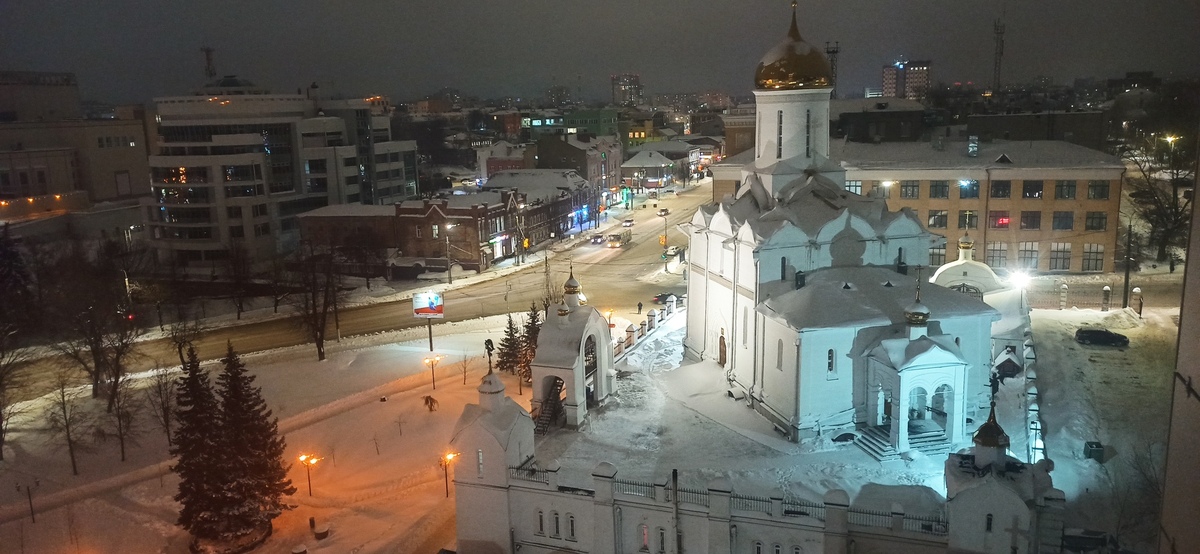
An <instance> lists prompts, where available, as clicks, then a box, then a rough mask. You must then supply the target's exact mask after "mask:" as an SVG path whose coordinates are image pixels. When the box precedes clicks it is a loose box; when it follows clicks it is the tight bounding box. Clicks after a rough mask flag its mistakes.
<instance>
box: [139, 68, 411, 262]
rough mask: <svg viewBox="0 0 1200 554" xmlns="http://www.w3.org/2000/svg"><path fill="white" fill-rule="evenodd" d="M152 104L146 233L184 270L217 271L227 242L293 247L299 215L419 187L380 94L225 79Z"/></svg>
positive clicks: (260, 253) (249, 247)
mask: <svg viewBox="0 0 1200 554" xmlns="http://www.w3.org/2000/svg"><path fill="white" fill-rule="evenodd" d="M154 103H155V116H154V117H155V121H156V124H157V125H156V126H157V130H158V136H157V141H156V142H155V144H156V146H157V152H156V153H155V154H154V155H151V156H150V179H151V197H150V198H149V199H147V200H146V201H145V203H144V204H143V207H144V209H145V219H146V224H147V238H148V240H149V244H150V246H151V248H153V249H154V250H156V252H157V255H158V258H159V260H160V261H162V262H164V263H166V262H168V261H173V262H174V263H176V264H178V265H179V266H180V267H182V268H185V270H186V271H189V272H193V273H198V272H203V273H206V274H207V273H209V272H212V273H221V272H222V271H223V265H224V261H225V260H226V259H228V257H229V251H230V249H231V248H233V246H234V244H240V245H241V246H242V247H244V248H245V250H246V252H247V253H249V255H250V257H251V259H252V260H262V259H265V258H266V257H267V256H269V255H270V254H271V253H274V252H280V251H283V252H286V251H288V250H290V249H291V248H292V247H293V246H294V244H295V241H296V240H297V239H298V231H297V223H296V215H298V214H300V213H303V212H306V211H310V210H313V209H316V208H320V207H323V206H327V205H332V204H342V203H368V204H371V203H375V204H378V203H392V202H395V201H397V200H400V199H403V198H405V197H408V196H411V195H413V194H415V192H416V144H415V143H414V142H412V141H392V140H391V131H390V127H389V123H388V117H387V114H388V113H389V111H390V107H389V106H388V104H387V100H386V99H384V98H382V97H378V96H376V97H371V98H365V99H352V100H315V99H312V98H309V97H308V96H306V95H301V94H270V93H268V91H266V90H264V89H260V88H258V87H255V86H254V85H252V84H251V83H248V82H246V81H243V80H239V79H237V78H235V77H225V78H222V79H219V80H217V81H215V82H213V83H210V84H209V85H208V86H205V87H203V88H201V89H200V90H199V91H197V93H196V94H194V95H192V96H177V97H164V98H157V99H155V101H154Z"/></svg>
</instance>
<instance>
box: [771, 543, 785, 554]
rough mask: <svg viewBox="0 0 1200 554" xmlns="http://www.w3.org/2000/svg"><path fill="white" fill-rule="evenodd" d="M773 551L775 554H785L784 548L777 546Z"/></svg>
mask: <svg viewBox="0 0 1200 554" xmlns="http://www.w3.org/2000/svg"><path fill="white" fill-rule="evenodd" d="M771 551H772V553H773V554H783V547H782V546H779V545H778V544H776V545H775V546H774V547H773V548H772V549H771Z"/></svg>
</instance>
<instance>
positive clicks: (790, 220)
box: [684, 10, 1000, 459]
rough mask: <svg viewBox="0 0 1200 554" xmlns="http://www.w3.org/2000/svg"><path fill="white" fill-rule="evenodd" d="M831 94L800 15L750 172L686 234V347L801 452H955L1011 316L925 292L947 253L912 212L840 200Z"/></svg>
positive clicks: (762, 75)
mask: <svg viewBox="0 0 1200 554" xmlns="http://www.w3.org/2000/svg"><path fill="white" fill-rule="evenodd" d="M830 82H831V79H830V69H829V63H828V61H827V60H826V59H825V57H824V55H823V54H822V53H821V51H820V50H819V49H817V48H814V47H813V46H812V45H811V44H809V43H807V42H805V41H804V39H803V38H801V36H800V32H799V30H798V27H797V25H796V19H795V12H794V10H793V14H792V24H791V28H790V29H789V31H788V35H787V38H786V39H784V40H783V41H782V42H781V43H780V44H779V45H777V46H776V47H774V48H772V49H771V50H770V51H768V52H767V54H766V56H764V57H763V59H762V61H761V62H760V63H759V64H758V67H757V69H756V71H755V90H754V95H755V98H756V113H755V121H756V135H755V146H754V148H755V150H754V161H753V162H751V163H749V164H747V165H746V166H745V167H744V168H743V169H742V172H741V173H742V179H741V182H740V184H739V185H738V188H737V189H736V192H735V193H734V194H733V195H731V196H727V197H725V198H724V199H722V200H721V201H720V202H717V203H714V204H710V205H706V206H702V207H701V208H700V209H699V210H698V211H697V212H696V214H695V215H694V216H693V217H692V219H691V221H690V223H689V224H687V225H685V228H686V229H687V231H688V234H689V252H690V256H689V262H690V264H691V265H690V267H689V270H688V298H689V301H690V307H689V310H688V315H687V336H686V338H685V341H684V345H685V347H686V349H687V351H688V353H689V355H691V356H695V357H699V358H704V359H712V360H716V361H717V363H718V364H719V365H720V366H721V367H723V368H724V371H725V376H726V379H727V380H728V384H729V395H730V396H731V397H734V398H738V399H742V400H744V401H745V402H747V403H748V405H749V406H751V407H753V408H754V409H755V410H757V411H758V412H759V413H761V414H762V415H763V416H764V417H766V418H768V419H769V420H770V421H772V422H773V423H774V424H775V426H776V429H777V430H778V431H779V432H780V433H782V434H783V435H785V436H787V437H788V438H790V439H791V440H799V439H800V438H801V437H803V436H806V435H811V434H819V433H821V432H822V431H826V432H828V431H832V430H834V429H845V428H851V427H852V426H856V427H858V428H859V429H860V430H861V431H862V433H861V437H860V438H859V444H860V445H861V446H863V447H864V449H866V450H867V451H868V452H871V453H872V454H873V455H875V456H876V457H878V458H880V459H885V458H888V457H894V456H896V455H898V453H900V452H904V451H906V450H910V449H914V448H915V449H921V450H926V451H930V452H935V451H942V452H944V451H946V450H947V449H948V448H949V447H950V446H952V445H954V444H955V443H960V442H964V441H966V439H967V435H966V432H967V430H966V420H967V418H969V417H975V418H976V419H977V420H981V419H983V418H982V415H984V414H986V411H981V410H986V407H987V405H988V402H989V399H990V397H989V392H990V389H989V386H988V385H989V379H990V374H991V361H992V356H991V352H992V348H991V344H990V343H991V336H990V331H991V325H992V322H993V321H995V320H997V319H999V317H1000V316H999V314H998V312H996V310H994V309H992V308H990V307H989V306H988V305H987V304H985V303H983V302H982V301H980V300H979V299H977V298H973V297H971V296H970V295H967V294H963V293H961V292H958V291H954V290H950V289H947V288H945V287H941V286H938V285H935V284H930V283H928V282H926V283H925V284H924V285H923V286H918V282H919V281H920V280H922V278H921V277H920V270H921V266H925V265H928V263H929V256H928V252H929V247H930V246H931V244H932V243H933V242H934V241H938V240H941V238H940V237H938V236H936V235H933V234H931V233H930V232H928V231H926V230H925V228H924V227H923V226H922V225H921V222H920V220H919V218H918V217H917V215H916V214H915V213H914V212H913V211H912V210H910V209H907V208H906V209H902V210H899V211H890V210H888V208H887V205H886V202H885V200H883V199H879V198H867V197H864V196H859V195H857V194H854V193H851V192H848V191H846V190H845V189H844V186H843V185H844V175H845V173H844V170H843V169H842V168H841V167H840V166H838V165H837V164H836V163H833V162H830V161H829V159H828V157H827V156H828V152H829V129H828V122H829V117H828V114H829V99H830V95H831V92H832V88H831V86H830ZM928 277H929V276H928V275H926V276H925V278H924V279H926V280H927V279H928Z"/></svg>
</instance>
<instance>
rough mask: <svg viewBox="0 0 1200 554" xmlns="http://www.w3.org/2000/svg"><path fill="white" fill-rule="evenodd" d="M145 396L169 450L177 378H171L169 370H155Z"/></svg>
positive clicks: (173, 419)
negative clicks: (164, 436) (165, 438)
mask: <svg viewBox="0 0 1200 554" xmlns="http://www.w3.org/2000/svg"><path fill="white" fill-rule="evenodd" d="M181 357H182V355H181ZM185 363H186V362H185ZM181 365H183V364H181ZM145 395H146V406H148V407H149V408H150V414H151V415H153V416H154V421H155V422H156V423H158V425H159V426H160V427H162V430H163V433H165V434H166V435H167V447H168V448H169V447H171V446H172V442H171V428H172V427H171V426H172V424H173V422H174V421H175V418H174V414H175V378H174V377H173V376H171V373H170V372H169V370H167V369H165V368H162V369H155V370H154V373H153V374H152V375H151V376H150V384H149V386H147V387H146V391H145Z"/></svg>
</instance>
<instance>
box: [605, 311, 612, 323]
mask: <svg viewBox="0 0 1200 554" xmlns="http://www.w3.org/2000/svg"><path fill="white" fill-rule="evenodd" d="M604 318H605V319H607V320H608V326H609V327H612V326H613V323H612V310H606V311H605V312H604Z"/></svg>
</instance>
